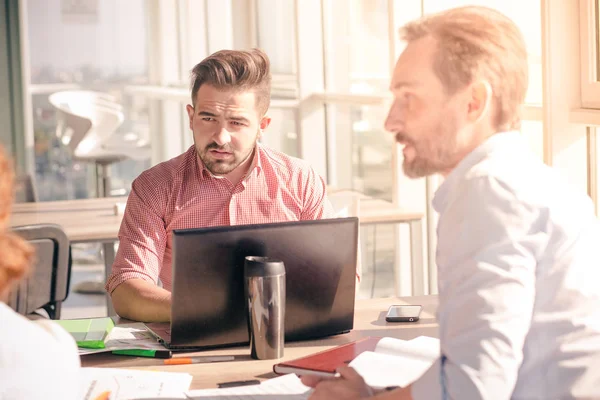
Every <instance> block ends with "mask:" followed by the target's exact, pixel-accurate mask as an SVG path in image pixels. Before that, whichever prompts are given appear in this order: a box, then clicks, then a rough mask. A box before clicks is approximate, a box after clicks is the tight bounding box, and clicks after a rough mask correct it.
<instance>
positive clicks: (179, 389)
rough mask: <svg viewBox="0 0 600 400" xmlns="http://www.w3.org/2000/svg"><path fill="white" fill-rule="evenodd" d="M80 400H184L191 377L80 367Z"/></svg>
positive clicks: (187, 375)
mask: <svg viewBox="0 0 600 400" xmlns="http://www.w3.org/2000/svg"><path fill="white" fill-rule="evenodd" d="M80 378H81V380H80V382H81V398H82V399H83V400H109V399H110V400H130V399H150V398H154V399H160V398H163V399H164V398H169V399H185V398H186V396H185V392H186V391H187V390H189V388H190V384H191V383H192V376H191V375H190V374H186V373H179V372H154V371H138V370H126V369H114V368H82V369H81V377H80Z"/></svg>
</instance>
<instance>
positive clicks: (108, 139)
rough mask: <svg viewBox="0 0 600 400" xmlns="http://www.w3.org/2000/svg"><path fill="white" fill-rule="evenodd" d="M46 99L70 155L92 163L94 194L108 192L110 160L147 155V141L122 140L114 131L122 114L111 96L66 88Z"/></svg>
mask: <svg viewBox="0 0 600 400" xmlns="http://www.w3.org/2000/svg"><path fill="white" fill-rule="evenodd" d="M48 100H49V101H50V104H52V106H54V108H55V109H56V116H57V127H56V135H57V137H58V138H59V139H60V140H61V142H62V143H63V144H64V145H66V146H68V147H69V148H70V149H71V152H72V154H73V158H74V159H76V160H80V161H88V162H93V163H94V164H95V165H96V178H97V186H96V187H97V193H98V197H106V196H110V190H111V184H110V172H109V166H110V164H113V163H115V162H119V161H123V160H125V159H128V158H132V159H145V158H149V157H150V149H149V147H148V146H147V145H143V146H138V145H137V144H136V143H133V144H132V143H129V142H126V141H125V140H124V139H123V138H122V137H121V135H118V134H117V129H118V128H119V127H120V126H121V124H123V122H124V120H125V117H124V114H123V107H122V106H121V105H120V104H118V103H117V102H116V99H115V98H114V97H113V96H110V95H109V94H106V93H101V92H93V91H88V90H69V91H63V92H56V93H53V94H51V95H50V96H49V97H48Z"/></svg>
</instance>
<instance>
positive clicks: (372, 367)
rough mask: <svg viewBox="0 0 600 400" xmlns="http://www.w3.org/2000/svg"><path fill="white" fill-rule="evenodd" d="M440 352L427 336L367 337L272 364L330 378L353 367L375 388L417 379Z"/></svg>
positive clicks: (283, 370) (280, 369)
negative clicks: (347, 367)
mask: <svg viewBox="0 0 600 400" xmlns="http://www.w3.org/2000/svg"><path fill="white" fill-rule="evenodd" d="M439 354H440V341H439V339H435V338H432V337H427V336H419V337H417V338H415V339H412V340H401V339H394V338H390V337H384V338H379V337H367V338H364V339H360V340H357V341H355V342H351V343H347V344H345V345H342V346H338V347H334V348H333V349H328V350H325V351H322V352H319V353H315V354H311V355H309V356H306V357H302V358H298V359H296V360H291V361H286V362H282V363H278V364H275V365H274V366H273V370H274V371H275V372H276V373H280V374H287V373H294V374H298V375H316V376H321V377H325V378H327V377H329V378H332V377H333V376H334V375H335V372H336V370H337V368H339V367H340V366H343V365H350V366H351V367H353V368H354V369H355V370H356V371H357V372H358V373H359V374H360V375H361V376H362V377H363V378H364V379H365V381H366V383H367V384H368V385H369V386H371V387H373V388H377V389H382V388H385V387H388V386H401V387H404V386H407V385H408V384H410V383H412V382H413V381H415V380H416V379H418V378H419V377H420V376H421V375H422V374H423V373H424V372H425V371H426V370H427V369H428V368H429V367H430V366H431V364H433V362H434V361H435V359H436V358H438V357H439Z"/></svg>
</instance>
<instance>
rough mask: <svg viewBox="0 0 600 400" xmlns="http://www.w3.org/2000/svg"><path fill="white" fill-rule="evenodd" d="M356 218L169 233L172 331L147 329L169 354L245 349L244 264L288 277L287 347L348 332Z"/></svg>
mask: <svg viewBox="0 0 600 400" xmlns="http://www.w3.org/2000/svg"><path fill="white" fill-rule="evenodd" d="M357 246H358V218H355V217H353V218H338V219H323V220H316V221H294V222H282V223H269V224H257V225H235V226H220V227H212V228H201V229H185V230H174V231H173V287H172V297H171V298H172V304H171V323H170V324H169V323H147V324H146V326H147V327H148V329H149V330H150V331H151V332H152V333H153V334H154V335H155V336H157V338H158V339H159V341H160V342H161V343H163V344H164V345H165V346H166V347H168V348H170V349H174V350H177V349H181V350H186V349H203V348H213V347H224V346H233V345H243V344H248V343H249V342H250V338H249V333H248V318H247V313H248V311H247V310H248V306H247V301H246V299H245V295H244V259H245V257H246V256H267V257H271V258H276V259H280V260H282V261H283V263H284V265H285V270H286V310H285V340H286V341H295V340H306V339H313V338H319V337H325V336H331V335H336V334H340V333H346V332H349V331H350V330H351V329H352V328H353V324H354V295H355V286H356V262H357Z"/></svg>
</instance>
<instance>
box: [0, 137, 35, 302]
mask: <svg viewBox="0 0 600 400" xmlns="http://www.w3.org/2000/svg"><path fill="white" fill-rule="evenodd" d="M13 181H14V173H13V168H12V165H11V161H10V160H9V159H8V157H7V156H6V154H5V152H4V149H3V148H2V146H0V254H1V255H2V256H1V257H0V294H1V293H4V292H5V291H6V290H7V289H9V288H10V287H11V286H12V284H14V283H16V282H18V280H19V279H21V278H23V276H24V275H25V274H26V273H27V272H28V271H29V265H30V264H31V261H32V259H33V248H32V247H31V246H30V245H29V244H28V243H27V242H26V241H25V240H23V239H21V238H20V237H18V236H17V235H15V234H13V233H11V232H9V231H8V218H9V216H10V210H11V206H12V200H13Z"/></svg>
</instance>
